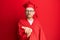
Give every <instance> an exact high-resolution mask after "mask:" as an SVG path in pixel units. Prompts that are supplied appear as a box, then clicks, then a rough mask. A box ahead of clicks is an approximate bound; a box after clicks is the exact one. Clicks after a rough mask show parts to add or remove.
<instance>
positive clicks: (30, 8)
mask: <svg viewBox="0 0 60 40" xmlns="http://www.w3.org/2000/svg"><path fill="white" fill-rule="evenodd" d="M26 10H34V8H32V7H27V8H26Z"/></svg>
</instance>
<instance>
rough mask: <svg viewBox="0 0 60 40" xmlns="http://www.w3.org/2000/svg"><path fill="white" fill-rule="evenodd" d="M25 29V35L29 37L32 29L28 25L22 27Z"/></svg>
mask: <svg viewBox="0 0 60 40" xmlns="http://www.w3.org/2000/svg"><path fill="white" fill-rule="evenodd" d="M22 28H23V29H24V30H25V33H26V34H27V37H30V35H31V32H32V29H31V28H29V27H24V26H23V27H22Z"/></svg>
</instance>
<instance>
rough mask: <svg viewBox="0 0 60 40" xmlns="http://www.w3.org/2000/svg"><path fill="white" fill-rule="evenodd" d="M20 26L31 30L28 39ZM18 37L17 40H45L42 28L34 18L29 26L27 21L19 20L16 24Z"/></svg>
mask: <svg viewBox="0 0 60 40" xmlns="http://www.w3.org/2000/svg"><path fill="white" fill-rule="evenodd" d="M22 26H25V27H29V28H31V29H32V33H31V35H30V37H29V38H27V35H26V33H25V31H24V29H22ZM18 35H19V40H46V38H45V35H44V32H43V30H42V27H41V25H40V23H39V21H38V19H36V18H34V21H33V23H32V25H30V24H29V22H28V21H27V19H21V20H20V21H19V23H18Z"/></svg>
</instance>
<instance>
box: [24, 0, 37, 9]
mask: <svg viewBox="0 0 60 40" xmlns="http://www.w3.org/2000/svg"><path fill="white" fill-rule="evenodd" d="M23 7H24V8H27V7H32V8H34V9H35V8H36V6H35V4H33V3H32V2H31V1H28V2H27V3H25V4H24V5H23Z"/></svg>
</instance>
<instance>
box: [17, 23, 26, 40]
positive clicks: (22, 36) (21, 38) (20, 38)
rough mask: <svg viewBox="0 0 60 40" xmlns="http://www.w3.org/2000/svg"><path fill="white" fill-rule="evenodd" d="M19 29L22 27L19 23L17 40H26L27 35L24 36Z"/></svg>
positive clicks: (22, 31) (23, 32)
mask: <svg viewBox="0 0 60 40" xmlns="http://www.w3.org/2000/svg"><path fill="white" fill-rule="evenodd" d="M21 27H22V24H21V23H20V22H19V23H18V35H19V40H26V39H27V35H26V34H25V31H24V30H23V29H22V28H21Z"/></svg>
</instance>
